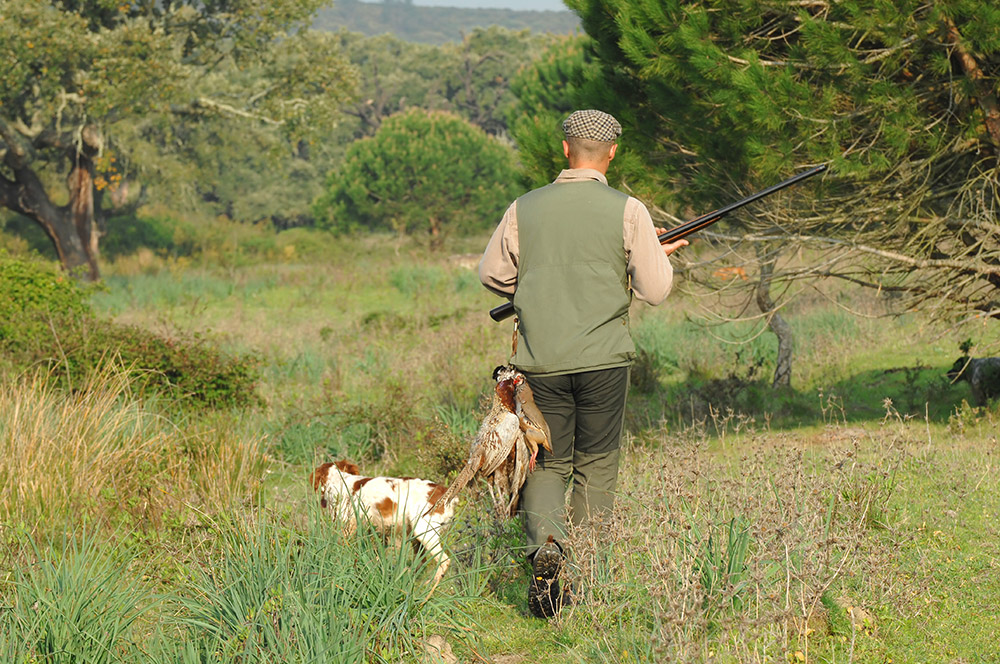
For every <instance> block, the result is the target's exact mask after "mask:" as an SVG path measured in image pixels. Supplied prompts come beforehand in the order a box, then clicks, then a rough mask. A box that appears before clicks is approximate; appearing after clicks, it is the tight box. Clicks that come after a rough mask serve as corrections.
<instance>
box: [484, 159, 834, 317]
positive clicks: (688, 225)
mask: <svg viewBox="0 0 1000 664" xmlns="http://www.w3.org/2000/svg"><path fill="white" fill-rule="evenodd" d="M826 168H827V165H826V164H820V165H819V166H815V167H813V168H810V169H809V170H808V171H802V172H801V173H799V174H798V175H793V176H792V177H790V178H788V179H787V180H785V181H784V182H779V183H778V184H775V185H772V186H770V187H768V188H767V189H763V190H761V191H758V192H757V193H756V194H752V195H750V196H747V197H746V198H744V199H742V200H739V201H736V202H735V203H732V204H730V205H727V206H725V207H722V208H719V209H718V210H715V211H713V212H709V213H708V214H703V215H701V216H700V217H696V218H694V219H692V220H691V221H687V222H685V223H683V224H681V225H680V226H675V227H674V228H671V229H670V230H667V231H665V232H663V233H661V234H660V235H658V236H657V237H656V239H657V240H659V241H660V244H667V243H670V242H674V241H675V240H679V239H681V238H682V237H686V236H688V235H690V234H691V233H694V232H696V231H700V230H702V229H703V228H706V227H708V226H711V225H712V224H714V223H715V222H717V221H719V220H720V219H722V218H723V217H725V216H726V215H727V214H729V213H730V212H733V211H734V210H738V209H740V208H741V207H743V206H744V205H749V204H750V203H753V202H754V201H759V200H760V199H762V198H764V197H765V196H770V195H771V194H773V193H775V192H776V191H780V190H782V189H784V188H785V187H790V186H792V185H793V184H795V183H796V182H801V181H802V180H805V179H806V178H811V177H812V176H814V175H816V174H817V173H822V172H823V171H825V170H826ZM512 315H514V303H513V302H512V301H507V302H504V303H503V304H501V305H499V306H496V307H493V308H492V309H490V318H492V319H493V320H495V321H497V322H498V323H499V322H500V321H502V320H504V319H505V318H509V317H510V316H512Z"/></svg>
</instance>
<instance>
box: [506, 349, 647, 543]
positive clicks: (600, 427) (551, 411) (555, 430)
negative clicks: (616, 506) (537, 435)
mask: <svg viewBox="0 0 1000 664" xmlns="http://www.w3.org/2000/svg"><path fill="white" fill-rule="evenodd" d="M527 379H528V384H529V385H530V386H531V390H532V391H533V392H534V394H535V403H536V404H537V405H538V409H539V410H541V411H542V415H544V416H545V421H546V422H547V423H548V425H549V428H550V429H551V431H552V441H551V443H552V453H551V454H549V453H547V452H545V450H541V451H539V453H538V465H537V466H536V468H535V471H534V472H533V473H531V474H529V475H528V479H527V481H526V482H525V483H524V487H523V489H522V490H521V512H522V514H523V517H524V529H525V533H526V534H527V543H528V555H529V556H530V555H534V552H535V550H536V549H538V547H539V546H541V545H542V544H543V543H544V542H545V541H546V540H547V539H548V537H549V535H552V536H553V538H555V540H556V541H557V542H559V541H563V540H565V537H566V526H567V523H568V522H571V523H573V524H574V525H579V524H581V523H583V522H584V521H586V520H587V519H588V518H589V517H591V516H592V515H595V514H597V513H598V512H600V511H602V510H608V509H610V508H611V506H612V504H613V502H614V491H615V487H616V485H617V482H618V456H619V446H620V444H621V435H622V426H623V424H624V421H625V398H626V396H627V394H628V383H629V368H628V367H615V368H612V369H601V370H598V371H585V372H581V373H574V374H565V375H561V376H533V375H530V374H528V375H527ZM568 487H571V489H570V491H571V493H570V497H569V506H568V507H569V509H568V514H567V501H566V490H567V488H568Z"/></svg>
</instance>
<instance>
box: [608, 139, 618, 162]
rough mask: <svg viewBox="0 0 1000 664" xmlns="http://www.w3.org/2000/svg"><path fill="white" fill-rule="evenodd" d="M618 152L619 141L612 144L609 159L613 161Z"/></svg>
mask: <svg viewBox="0 0 1000 664" xmlns="http://www.w3.org/2000/svg"><path fill="white" fill-rule="evenodd" d="M616 152H618V144H617V143H615V144H614V145H612V146H611V150H610V151H609V152H608V161H611V160H612V159H614V158H615V153H616Z"/></svg>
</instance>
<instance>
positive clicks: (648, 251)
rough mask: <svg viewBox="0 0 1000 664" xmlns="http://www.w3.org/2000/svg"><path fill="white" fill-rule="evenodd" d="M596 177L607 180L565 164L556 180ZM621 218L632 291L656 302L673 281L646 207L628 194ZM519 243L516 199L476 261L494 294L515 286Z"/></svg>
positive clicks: (513, 289) (507, 290)
mask: <svg viewBox="0 0 1000 664" xmlns="http://www.w3.org/2000/svg"><path fill="white" fill-rule="evenodd" d="M580 180H597V181H598V182H601V183H603V184H605V185H606V184H608V180H607V178H606V177H605V176H604V174H603V173H601V172H600V171H597V170H594V169H591V168H569V169H566V170H563V171H562V172H561V173H559V177H557V178H556V180H555V182H556V184H558V183H561V182H578V181H580ZM623 217H624V218H623V219H622V247H623V248H624V249H625V254H626V256H627V257H628V265H627V268H626V270H627V272H628V276H629V282H630V287H631V289H632V293H633V294H634V295H635V296H636V297H637V298H639V299H640V300H642V301H643V302H648V303H649V304H653V305H656V304H660V303H661V302H663V301H664V300H665V299H666V298H667V295H669V294H670V288H671V286H672V285H673V276H674V270H673V267H672V266H671V265H670V259H669V258H668V257H667V255H666V254H664V253H663V248H662V247H661V246H660V242H659V240H657V239H656V229H655V228H654V226H653V220H652V219H651V218H650V216H649V210H647V209H646V206H645V205H643V204H642V203H641V202H640V201H639V200H638V199H636V198H633V197H631V196H630V197H629V198H628V200H627V201H626V203H625V213H624V215H623ZM519 256H520V247H519V244H518V237H517V201H514V202H513V203H511V205H510V207H508V208H507V211H506V212H505V213H504V215H503V218H502V219H501V220H500V225H499V226H497V228H496V230H495V231H494V232H493V236H492V237H491V238H490V242H489V244H488V245H487V246H486V251H485V252H484V253H483V257H482V259H481V260H480V261H479V280H480V281H481V282H482V283H483V285H484V286H486V288H488V289H489V290H491V291H493V292H494V293H496V294H498V295H506V296H511V295H513V294H514V291H515V290H516V289H517V265H518V258H519Z"/></svg>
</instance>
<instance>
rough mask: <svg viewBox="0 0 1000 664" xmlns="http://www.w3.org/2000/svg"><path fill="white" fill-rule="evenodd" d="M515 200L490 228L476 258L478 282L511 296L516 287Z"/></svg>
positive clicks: (517, 253)
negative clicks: (490, 230) (491, 230)
mask: <svg viewBox="0 0 1000 664" xmlns="http://www.w3.org/2000/svg"><path fill="white" fill-rule="evenodd" d="M519 251H520V249H519V247H518V242H517V201H514V202H513V203H511V204H510V207H508V208H507V211H506V212H505V213H504V215H503V218H502V219H501V220H500V225H499V226H497V228H496V230H495V231H493V236H492V237H491V238H490V242H489V244H487V245H486V251H485V252H483V257H482V259H480V261H479V281H481V282H482V284H483V286H486V288H488V289H489V290H490V291H492V292H494V293H496V294H497V295H503V296H505V297H511V296H512V295H514V291H515V290H516V289H517V263H518V258H519Z"/></svg>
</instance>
